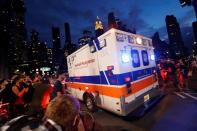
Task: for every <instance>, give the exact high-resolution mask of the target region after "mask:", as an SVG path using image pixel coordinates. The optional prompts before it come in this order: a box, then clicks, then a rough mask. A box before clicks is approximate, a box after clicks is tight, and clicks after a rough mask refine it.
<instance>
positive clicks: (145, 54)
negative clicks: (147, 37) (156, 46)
mask: <svg viewBox="0 0 197 131" xmlns="http://www.w3.org/2000/svg"><path fill="white" fill-rule="evenodd" d="M141 53H142V61H143V65H144V66H147V65H149V60H148V53H147V51H146V50H142V52H141Z"/></svg>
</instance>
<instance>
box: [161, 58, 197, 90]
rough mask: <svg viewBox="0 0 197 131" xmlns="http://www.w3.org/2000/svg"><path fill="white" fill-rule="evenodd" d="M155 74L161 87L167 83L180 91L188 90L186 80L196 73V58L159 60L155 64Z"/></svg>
mask: <svg viewBox="0 0 197 131" xmlns="http://www.w3.org/2000/svg"><path fill="white" fill-rule="evenodd" d="M157 72H158V74H159V78H161V80H162V85H161V86H163V87H168V85H169V83H170V84H172V85H173V86H174V87H177V89H179V90H180V91H183V90H184V89H188V79H189V78H190V77H192V74H193V73H195V72H197V58H195V57H194V58H191V59H179V60H172V59H167V60H161V61H159V63H158V64H157Z"/></svg>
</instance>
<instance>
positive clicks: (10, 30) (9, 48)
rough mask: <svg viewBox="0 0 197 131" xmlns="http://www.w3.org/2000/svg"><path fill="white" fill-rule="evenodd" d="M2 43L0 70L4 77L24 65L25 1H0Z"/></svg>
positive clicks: (0, 35)
mask: <svg viewBox="0 0 197 131" xmlns="http://www.w3.org/2000/svg"><path fill="white" fill-rule="evenodd" d="M0 7H1V8H0V19H1V22H0V37H1V38H0V41H1V42H2V43H3V45H2V48H1V50H2V51H1V52H2V53H3V55H4V57H3V59H2V58H1V60H0V61H1V62H2V63H4V64H1V65H2V66H0V67H1V68H0V70H2V69H3V70H5V71H6V70H8V69H9V71H8V72H9V73H8V72H6V73H5V71H4V72H2V71H0V72H2V73H1V75H2V76H6V74H11V73H13V72H14V71H15V70H16V69H17V68H18V66H19V65H20V64H23V61H24V60H23V58H24V57H23V56H24V55H23V51H24V48H25V43H26V41H25V39H26V30H25V24H24V14H25V7H24V1H23V0H1V1H0Z"/></svg>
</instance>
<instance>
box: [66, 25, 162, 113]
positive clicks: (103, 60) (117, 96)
mask: <svg viewBox="0 0 197 131" xmlns="http://www.w3.org/2000/svg"><path fill="white" fill-rule="evenodd" d="M153 50H154V48H153V46H152V40H151V39H149V38H146V37H144V36H141V35H136V34H132V33H129V32H125V31H121V30H117V29H110V30H109V31H107V32H105V33H104V34H102V35H101V36H99V37H98V38H97V40H93V41H92V42H90V43H89V44H87V45H84V46H83V47H81V48H80V49H78V50H77V51H75V52H74V53H72V54H70V55H69V56H68V57H67V64H68V74H69V82H68V83H67V87H68V90H69V92H70V93H71V94H72V95H74V96H76V97H77V98H78V99H80V100H82V101H83V102H84V103H85V105H86V106H87V108H88V109H89V110H94V109H95V107H100V108H103V109H105V110H108V111H110V112H113V113H115V114H118V115H120V116H127V115H128V114H129V113H131V112H132V111H134V110H136V109H137V108H138V107H140V106H144V107H147V105H148V103H149V102H150V101H151V100H152V99H154V98H155V97H160V96H161V95H162V92H161V90H160V89H159V86H158V81H157V76H156V74H155V67H156V64H155V57H154V51H153Z"/></svg>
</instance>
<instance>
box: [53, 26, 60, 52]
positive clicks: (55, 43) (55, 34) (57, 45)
mask: <svg viewBox="0 0 197 131" xmlns="http://www.w3.org/2000/svg"><path fill="white" fill-rule="evenodd" d="M52 39H53V40H52V42H53V49H60V48H61V42H60V29H59V28H58V27H52Z"/></svg>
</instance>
